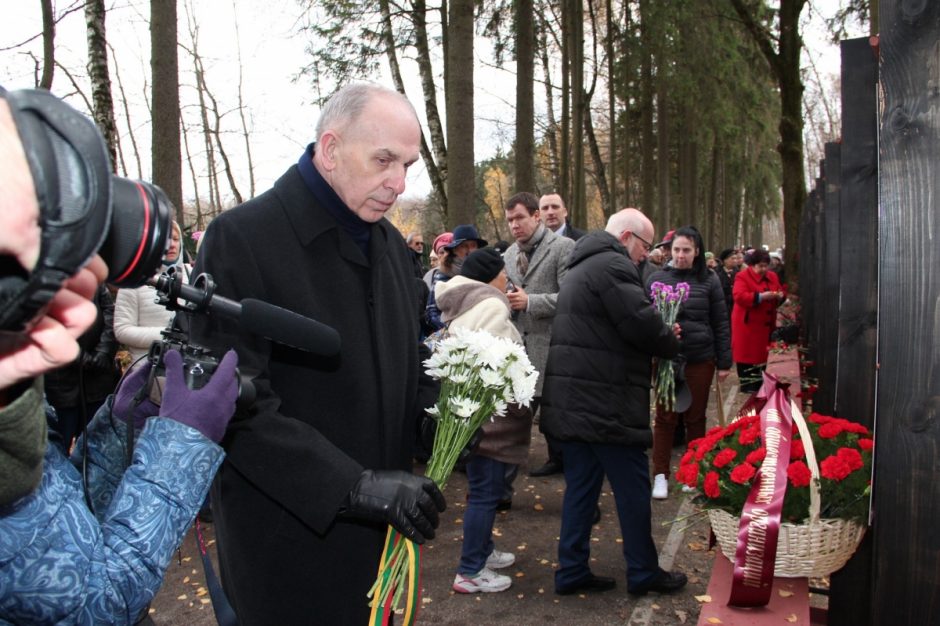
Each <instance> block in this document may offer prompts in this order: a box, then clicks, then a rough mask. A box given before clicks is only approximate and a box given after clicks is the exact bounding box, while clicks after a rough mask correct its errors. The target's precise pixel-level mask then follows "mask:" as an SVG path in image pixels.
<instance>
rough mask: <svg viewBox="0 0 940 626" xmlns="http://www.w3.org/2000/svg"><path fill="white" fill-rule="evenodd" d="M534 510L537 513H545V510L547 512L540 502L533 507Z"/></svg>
mask: <svg viewBox="0 0 940 626" xmlns="http://www.w3.org/2000/svg"><path fill="white" fill-rule="evenodd" d="M532 508H533V509H535V510H536V511H544V510H545V507H544V506H542V505H541V504H539V503H538V502H536V503H535V504H534V505H532Z"/></svg>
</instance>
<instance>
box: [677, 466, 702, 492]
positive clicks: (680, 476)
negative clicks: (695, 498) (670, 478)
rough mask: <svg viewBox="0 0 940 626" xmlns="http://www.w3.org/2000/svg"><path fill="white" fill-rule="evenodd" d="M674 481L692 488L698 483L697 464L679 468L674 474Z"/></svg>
mask: <svg viewBox="0 0 940 626" xmlns="http://www.w3.org/2000/svg"><path fill="white" fill-rule="evenodd" d="M676 481H678V482H680V483H682V484H683V485H688V486H689V487H694V486H695V484H696V483H697V482H698V463H688V464H686V465H683V466H681V467H680V468H679V471H678V472H676Z"/></svg>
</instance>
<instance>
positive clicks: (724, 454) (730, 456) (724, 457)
mask: <svg viewBox="0 0 940 626" xmlns="http://www.w3.org/2000/svg"><path fill="white" fill-rule="evenodd" d="M736 456H738V451H737V450H735V449H734V448H725V449H724V450H722V451H721V452H719V453H718V454H716V455H715V460H713V461H712V465H714V466H715V467H724V466H725V465H727V464H728V463H730V462H731V461H733V460H734V457H736Z"/></svg>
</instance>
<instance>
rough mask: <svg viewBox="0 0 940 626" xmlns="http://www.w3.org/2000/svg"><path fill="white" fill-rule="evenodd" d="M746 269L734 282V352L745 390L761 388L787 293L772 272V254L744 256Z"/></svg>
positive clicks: (732, 323)
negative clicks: (773, 335) (779, 315)
mask: <svg viewBox="0 0 940 626" xmlns="http://www.w3.org/2000/svg"><path fill="white" fill-rule="evenodd" d="M744 263H745V265H746V266H747V267H745V268H744V269H743V270H742V271H740V272H738V274H737V276H736V277H735V279H734V290H733V294H734V305H735V306H734V309H732V311H731V353H732V356H733V357H734V361H735V363H737V366H738V378H740V379H741V391H743V392H745V393H753V392H755V391H757V390H758V389H760V386H761V384H762V382H763V376H762V374H763V372H764V368H765V367H766V366H767V354H768V352H769V345H770V333H772V332H773V330H774V327H775V326H776V325H777V307H778V306H779V305H780V303H781V302H782V301H783V298H784V295H785V294H784V292H783V288H782V287H781V286H780V280H779V279H778V278H777V275H776V274H774V273H773V272H768V271H767V267H768V266H769V265H770V255H769V254H768V253H767V251H766V250H752V251H751V252H749V253H748V254H747V255H745V257H744Z"/></svg>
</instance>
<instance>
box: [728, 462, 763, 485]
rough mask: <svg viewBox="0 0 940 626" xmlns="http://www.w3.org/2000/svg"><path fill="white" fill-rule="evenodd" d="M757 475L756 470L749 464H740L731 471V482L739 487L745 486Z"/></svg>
mask: <svg viewBox="0 0 940 626" xmlns="http://www.w3.org/2000/svg"><path fill="white" fill-rule="evenodd" d="M756 473H757V469H756V468H755V467H754V466H753V465H751V464H750V463H741V464H740V465H738V466H737V467H736V468H734V469H733V470H731V480H733V481H734V482H736V483H738V484H739V485H744V484H746V483H747V482H748V481H749V480H751V479H752V478H753V477H754V474H756Z"/></svg>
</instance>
